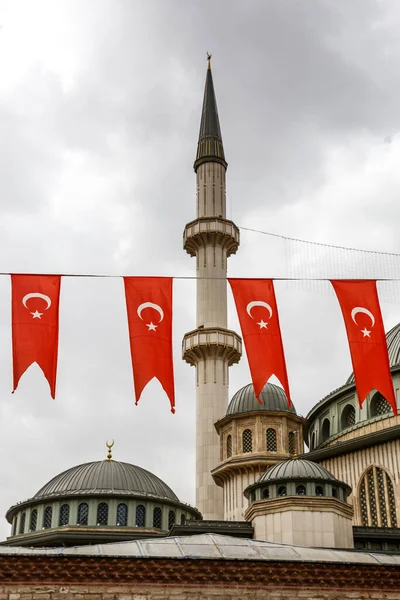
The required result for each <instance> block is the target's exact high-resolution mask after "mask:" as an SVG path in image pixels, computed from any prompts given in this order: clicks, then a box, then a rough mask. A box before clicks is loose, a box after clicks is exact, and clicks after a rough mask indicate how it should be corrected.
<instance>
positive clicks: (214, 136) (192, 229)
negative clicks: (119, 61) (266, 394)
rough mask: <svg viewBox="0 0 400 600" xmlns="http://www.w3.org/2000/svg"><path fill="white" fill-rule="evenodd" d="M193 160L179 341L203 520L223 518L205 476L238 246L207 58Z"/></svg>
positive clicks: (215, 443) (223, 377)
mask: <svg viewBox="0 0 400 600" xmlns="http://www.w3.org/2000/svg"><path fill="white" fill-rule="evenodd" d="M207 59H208V68H207V74H206V85H205V90H204V100H203V109H202V114H201V123H200V133H199V142H198V147H197V156H196V160H195V163H194V170H195V172H196V180H197V218H196V219H195V220H194V221H191V222H190V223H188V224H187V225H186V227H185V231H184V240H183V245H184V248H185V250H186V252H188V253H189V254H190V256H195V257H196V261H197V285H196V287H197V303H196V304H197V329H195V330H193V331H190V332H189V333H187V334H186V335H185V337H184V339H183V358H184V360H186V362H188V363H189V364H190V365H193V366H195V367H196V506H197V507H198V508H199V510H200V511H201V512H202V513H203V516H204V518H205V519H216V520H220V519H223V518H224V499H223V490H222V489H221V488H220V487H218V486H217V485H216V484H215V483H214V480H213V478H212V476H211V471H212V469H214V468H215V467H217V465H218V464H219V462H220V440H219V436H218V434H217V432H216V430H215V428H214V423H215V422H216V421H218V420H219V419H221V418H222V417H223V416H225V413H226V409H227V406H228V382H229V367H230V366H231V365H232V364H234V363H237V362H239V360H240V356H241V352H242V342H241V339H240V337H239V336H238V335H237V334H236V333H235V332H234V331H230V330H229V329H227V282H226V275H227V258H228V257H229V256H230V255H231V254H234V253H235V252H236V250H237V249H238V247H239V229H238V228H237V227H236V225H235V224H234V223H233V222H232V221H228V220H227V219H226V183H225V174H226V168H227V163H226V161H225V155H224V147H223V144H222V136H221V128H220V125H219V118H218V111H217V102H216V98H215V91H214V83H213V78H212V73H211V64H210V59H211V55H209V54H208V55H207Z"/></svg>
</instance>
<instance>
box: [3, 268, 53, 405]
mask: <svg viewBox="0 0 400 600" xmlns="http://www.w3.org/2000/svg"><path fill="white" fill-rule="evenodd" d="M60 286H61V275H11V298H12V299H11V312H12V349H13V380H14V381H13V392H15V390H16V389H17V387H18V382H19V380H20V378H21V376H22V375H23V373H25V371H26V370H27V368H28V367H30V365H31V364H32V363H34V362H36V363H37V364H38V365H39V367H40V368H41V369H42V371H43V373H44V376H45V377H46V379H47V381H48V382H49V385H50V391H51V397H52V398H55V395H56V376H57V358H58V322H59V318H58V313H59V302H60Z"/></svg>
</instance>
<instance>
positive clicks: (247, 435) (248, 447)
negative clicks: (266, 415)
mask: <svg viewBox="0 0 400 600" xmlns="http://www.w3.org/2000/svg"><path fill="white" fill-rule="evenodd" d="M242 442H243V452H253V434H252V432H251V429H245V430H244V431H243V434H242Z"/></svg>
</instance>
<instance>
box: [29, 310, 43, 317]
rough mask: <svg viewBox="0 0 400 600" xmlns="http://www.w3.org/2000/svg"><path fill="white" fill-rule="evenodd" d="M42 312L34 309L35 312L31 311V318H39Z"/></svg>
mask: <svg viewBox="0 0 400 600" xmlns="http://www.w3.org/2000/svg"><path fill="white" fill-rule="evenodd" d="M42 314H43V313H40V312H39V311H37V310H35V312H33V313H31V315H32V318H33V319H41V318H42Z"/></svg>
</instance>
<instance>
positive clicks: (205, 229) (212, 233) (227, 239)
mask: <svg viewBox="0 0 400 600" xmlns="http://www.w3.org/2000/svg"><path fill="white" fill-rule="evenodd" d="M216 242H217V243H218V244H219V245H220V246H221V247H222V248H224V249H225V251H226V256H230V255H231V254H235V253H236V250H237V249H238V247H239V244H240V231H239V228H238V227H237V226H236V225H235V223H234V222H233V221H229V220H228V219H223V218H222V217H200V218H199V219H195V220H194V221H190V223H188V224H187V225H186V227H185V231H184V232H183V247H184V249H185V250H186V252H187V253H188V254H190V256H196V254H197V252H198V249H199V248H203V247H204V246H206V245H208V244H210V243H211V244H215V243H216Z"/></svg>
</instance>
